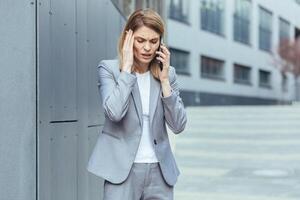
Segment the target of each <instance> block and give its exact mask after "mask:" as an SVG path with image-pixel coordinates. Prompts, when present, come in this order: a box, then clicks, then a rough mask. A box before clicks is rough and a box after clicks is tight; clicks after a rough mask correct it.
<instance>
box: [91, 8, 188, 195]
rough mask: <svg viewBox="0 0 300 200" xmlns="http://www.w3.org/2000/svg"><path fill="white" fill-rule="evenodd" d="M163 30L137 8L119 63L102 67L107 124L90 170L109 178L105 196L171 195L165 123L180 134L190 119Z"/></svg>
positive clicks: (174, 171) (173, 175)
mask: <svg viewBox="0 0 300 200" xmlns="http://www.w3.org/2000/svg"><path fill="white" fill-rule="evenodd" d="M163 34H164V24H163V21H162V19H161V17H160V16H159V15H158V14H157V13H156V12H155V11H153V10H151V9H144V10H137V11H135V12H134V13H132V14H131V16H130V17H129V19H128V21H127V23H126V25H125V28H124V30H123V32H122V35H121V37H120V40H119V61H118V60H103V61H101V62H100V64H99V65H98V86H99V92H100V96H101V101H102V105H103V109H104V113H105V122H104V126H103V130H102V132H101V134H99V137H98V140H97V143H96V145H95V147H94V150H93V152H92V155H91V157H90V159H89V163H88V167H87V169H88V171H90V172H91V173H93V174H95V175H97V176H100V177H102V178H103V179H104V180H105V181H104V200H140V199H143V200H147V199H159V200H165V199H166V200H167V199H168V200H169V199H173V187H174V185H175V183H176V181H177V176H178V175H179V170H178V168H177V165H176V162H175V159H174V157H173V154H172V151H171V148H170V143H169V139H168V134H167V129H166V124H167V125H168V126H169V128H170V129H171V130H172V131H173V132H174V133H175V134H178V133H180V132H182V131H183V130H184V128H185V125H186V121H187V118H186V112H185V109H184V105H183V102H182V100H181V98H180V96H179V90H178V84H177V80H176V73H175V69H174V67H172V66H170V64H169V63H170V52H169V50H168V49H167V47H166V46H165V45H164V44H160V39H161V38H162V37H163ZM159 47H160V49H161V51H157V50H158V49H159ZM158 61H159V62H161V64H159V63H158ZM160 65H161V67H162V70H161V69H160Z"/></svg>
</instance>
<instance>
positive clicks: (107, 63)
mask: <svg viewBox="0 0 300 200" xmlns="http://www.w3.org/2000/svg"><path fill="white" fill-rule="evenodd" d="M97 67H98V68H100V67H104V68H106V69H107V70H109V71H115V70H118V69H119V61H118V60H117V59H113V60H101V61H100V62H99V63H98V65H97Z"/></svg>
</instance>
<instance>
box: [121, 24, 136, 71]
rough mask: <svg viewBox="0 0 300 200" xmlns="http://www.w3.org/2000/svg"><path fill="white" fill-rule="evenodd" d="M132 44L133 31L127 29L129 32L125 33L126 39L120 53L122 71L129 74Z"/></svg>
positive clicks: (131, 63) (131, 61)
mask: <svg viewBox="0 0 300 200" xmlns="http://www.w3.org/2000/svg"><path fill="white" fill-rule="evenodd" d="M133 42H134V35H133V31H132V30H131V29H129V31H126V37H125V40H124V45H123V49H122V53H123V65H122V70H123V71H127V72H129V73H131V68H132V65H133Z"/></svg>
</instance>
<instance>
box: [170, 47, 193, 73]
mask: <svg viewBox="0 0 300 200" xmlns="http://www.w3.org/2000/svg"><path fill="white" fill-rule="evenodd" d="M169 50H170V53H171V58H170V64H171V65H172V66H173V67H175V68H176V73H178V74H187V75H190V72H189V68H188V66H189V55H190V53H189V52H187V51H182V50H178V49H174V48H170V49H169Z"/></svg>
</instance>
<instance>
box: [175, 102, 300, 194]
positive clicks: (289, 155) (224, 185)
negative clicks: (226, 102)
mask: <svg viewBox="0 0 300 200" xmlns="http://www.w3.org/2000/svg"><path fill="white" fill-rule="evenodd" d="M187 112H188V124H187V128H186V130H185V131H184V132H183V133H181V134H179V135H176V136H175V137H176V139H175V140H173V141H174V142H175V143H174V145H175V150H174V153H175V157H176V161H177V163H178V166H179V169H180V171H181V174H180V176H179V180H178V183H177V185H176V186H175V200H299V199H300V106H245V107H195V108H191V107H188V108H187Z"/></svg>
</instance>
